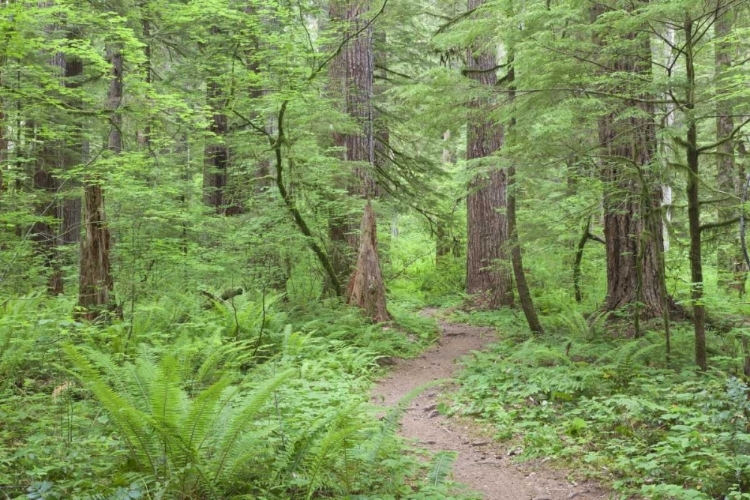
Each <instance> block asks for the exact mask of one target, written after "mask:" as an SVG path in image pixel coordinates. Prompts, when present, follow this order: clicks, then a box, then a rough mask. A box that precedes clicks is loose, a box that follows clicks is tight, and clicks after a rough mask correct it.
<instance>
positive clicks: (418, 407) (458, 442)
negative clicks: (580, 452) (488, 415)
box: [373, 310, 610, 500]
mask: <svg viewBox="0 0 750 500" xmlns="http://www.w3.org/2000/svg"><path fill="white" fill-rule="evenodd" d="M435 312H436V311H435V310H427V311H424V312H423V314H427V315H433V314H435ZM439 325H440V329H441V332H442V336H441V338H440V340H439V342H438V344H437V345H435V346H433V347H432V348H431V349H429V350H428V351H426V352H425V353H424V354H423V355H422V356H420V357H419V358H416V359H410V360H397V361H396V362H395V366H394V368H393V370H392V371H391V372H390V374H389V375H388V376H387V377H386V378H384V379H383V380H381V381H380V382H379V383H378V385H377V386H376V387H375V389H374V391H373V401H374V402H375V403H377V404H382V405H385V406H388V407H392V406H394V405H396V404H397V403H398V402H399V400H401V399H402V398H403V397H404V396H406V395H407V394H408V393H409V392H411V391H412V390H414V389H416V388H417V387H420V386H422V385H424V384H426V383H428V382H431V381H434V380H439V379H444V378H450V377H452V376H453V375H454V373H455V372H456V371H457V369H458V368H459V367H458V365H457V364H456V363H457V361H458V360H459V359H460V358H461V357H462V356H464V355H466V354H469V353H471V352H472V351H478V350H481V349H482V348H483V347H484V346H485V345H486V344H488V343H490V342H492V341H494V340H496V335H495V330H494V329H492V328H481V327H475V326H470V325H464V324H450V323H443V322H440V323H439ZM445 390H446V388H445V387H440V386H439V387H436V388H432V389H428V390H426V391H424V392H423V393H422V394H421V395H420V396H419V397H417V398H416V399H415V400H413V401H412V403H411V405H410V407H409V409H408V410H407V411H406V413H405V415H404V416H403V418H402V420H401V431H400V432H401V435H402V436H404V437H406V438H407V439H409V440H412V441H413V442H415V444H417V445H418V446H419V447H421V448H425V449H428V450H430V451H432V452H438V451H455V452H457V453H458V457H457V459H456V462H455V463H454V465H453V479H454V480H455V481H457V482H459V483H462V484H465V485H467V486H469V487H470V488H471V489H472V490H475V491H478V492H480V493H481V494H482V495H483V497H484V499H485V500H573V499H575V500H595V499H597V500H598V499H606V498H609V496H610V495H609V494H608V493H607V492H606V491H604V490H602V489H601V488H599V487H597V486H596V485H595V484H591V483H580V484H574V483H571V482H569V481H568V480H566V478H565V476H566V474H565V473H564V472H562V471H557V470H551V469H548V468H545V467H543V466H540V465H537V466H533V465H524V466H518V465H516V464H513V463H512V462H511V460H512V458H511V457H510V456H508V450H507V449H503V447H502V446H501V444H499V443H494V442H492V441H491V440H489V439H487V438H482V437H480V436H478V435H477V434H476V433H475V432H472V430H471V429H470V428H469V426H468V425H466V423H462V422H460V421H456V420H453V419H449V418H446V417H444V416H443V415H440V414H439V413H438V412H437V411H436V404H437V400H438V398H439V396H440V393H441V391H445Z"/></svg>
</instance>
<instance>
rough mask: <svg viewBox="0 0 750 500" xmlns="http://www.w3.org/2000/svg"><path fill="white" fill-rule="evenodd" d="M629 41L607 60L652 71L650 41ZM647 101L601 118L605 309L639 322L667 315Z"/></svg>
mask: <svg viewBox="0 0 750 500" xmlns="http://www.w3.org/2000/svg"><path fill="white" fill-rule="evenodd" d="M601 13H603V8H602V7H595V8H594V12H593V14H594V17H595V18H596V16H598V15H599V14H601ZM626 39H628V40H632V43H633V46H634V50H633V51H632V52H633V54H632V55H627V54H625V55H620V56H619V57H618V58H617V59H616V60H614V61H605V62H604V64H606V66H607V69H608V70H609V71H611V72H620V73H623V74H642V75H648V74H649V73H650V71H651V69H650V62H649V61H650V57H651V50H650V45H649V41H648V39H647V38H645V37H643V38H641V39H640V40H639V39H638V35H637V34H636V33H629V34H627V35H626ZM600 43H602V44H603V42H600ZM620 87H624V86H620ZM614 90H616V91H617V92H619V93H623V94H626V95H627V94H628V93H630V95H639V96H640V94H642V91H640V90H638V89H630V88H619V87H618V88H617V89H614ZM642 97H647V96H642ZM645 100H646V99H620V100H618V101H616V102H613V103H611V106H612V110H611V111H610V112H609V113H608V114H607V115H605V116H603V117H600V118H599V143H600V147H601V150H602V160H601V162H600V176H601V179H602V181H603V182H604V186H605V195H604V210H605V214H604V238H605V240H606V258H607V298H606V302H605V305H604V308H605V310H606V311H617V310H621V309H626V310H629V311H630V312H631V313H634V314H636V318H637V320H638V319H641V318H654V317H657V316H661V315H662V296H663V293H664V290H663V287H662V282H661V279H660V276H661V274H660V265H661V264H660V262H661V259H660V258H659V252H662V251H663V245H664V243H663V237H662V226H661V225H660V224H659V225H657V226H658V227H657V230H656V231H650V230H649V227H648V224H647V221H646V219H647V218H649V217H658V216H659V214H660V213H661V211H660V206H661V188H660V186H659V185H658V183H656V182H654V181H653V179H652V176H651V175H649V173H648V172H647V169H648V167H649V165H650V163H651V162H652V160H653V158H654V156H655V151H656V129H655V121H654V118H653V116H654V109H653V104H651V103H648V102H644V101H645ZM633 110H638V113H634V112H633Z"/></svg>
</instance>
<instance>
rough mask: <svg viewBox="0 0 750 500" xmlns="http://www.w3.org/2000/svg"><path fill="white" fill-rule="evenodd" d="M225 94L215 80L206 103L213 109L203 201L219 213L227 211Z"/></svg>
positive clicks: (227, 158)
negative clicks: (223, 109) (225, 190)
mask: <svg viewBox="0 0 750 500" xmlns="http://www.w3.org/2000/svg"><path fill="white" fill-rule="evenodd" d="M223 99H224V93H223V92H222V90H221V88H220V87H219V84H218V83H217V82H216V81H215V80H213V79H212V80H211V81H210V82H209V83H208V86H207V95H206V102H207V103H208V106H209V107H210V108H211V112H212V118H211V137H208V138H207V139H206V147H205V152H204V173H203V199H204V202H205V203H206V204H207V205H209V206H211V207H213V208H214V209H215V210H216V212H217V213H223V212H224V210H225V208H226V207H225V192H224V189H225V186H226V185H227V166H228V164H229V148H228V147H227V145H226V142H225V140H226V134H227V131H228V120H227V115H225V114H224V113H223V111H221V110H222V108H223V107H224V103H223Z"/></svg>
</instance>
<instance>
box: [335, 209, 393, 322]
mask: <svg viewBox="0 0 750 500" xmlns="http://www.w3.org/2000/svg"><path fill="white" fill-rule="evenodd" d="M377 248H378V242H377V226H376V225H375V213H374V212H373V210H372V204H371V203H370V201H369V200H368V201H367V205H366V206H365V211H364V215H363V216H362V227H361V234H360V238H359V255H358V257H357V267H356V268H355V270H354V274H353V275H352V278H351V280H350V281H349V286H348V287H347V290H346V297H347V303H348V304H351V305H356V306H358V307H359V308H360V309H362V311H364V313H365V314H366V315H367V316H368V317H369V318H371V319H372V320H373V321H374V322H376V323H382V322H384V321H389V320H390V319H391V315H390V314H388V310H387V309H386V302H385V285H384V284H383V273H382V272H381V270H380V262H379V261H378V250H377Z"/></svg>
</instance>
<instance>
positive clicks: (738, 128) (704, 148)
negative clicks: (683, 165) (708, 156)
mask: <svg viewBox="0 0 750 500" xmlns="http://www.w3.org/2000/svg"><path fill="white" fill-rule="evenodd" d="M748 123H750V118H747V119H745V121H744V122H742V123H740V124H739V125H737V126H736V127H735V129H734V130H732V133H731V134H729V135H728V136H726V137H724V138H723V139H719V140H718V141H716V142H714V143H713V144H709V145H708V146H702V147H700V148H698V154H701V153H705V152H706V151H708V150H709V149H713V148H717V147H719V146H721V145H722V144H726V143H727V142H729V141H731V140H732V139H734V138H735V137H736V136H737V134H739V133H740V131H741V130H742V129H743V127H744V126H745V125H747V124H748Z"/></svg>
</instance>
